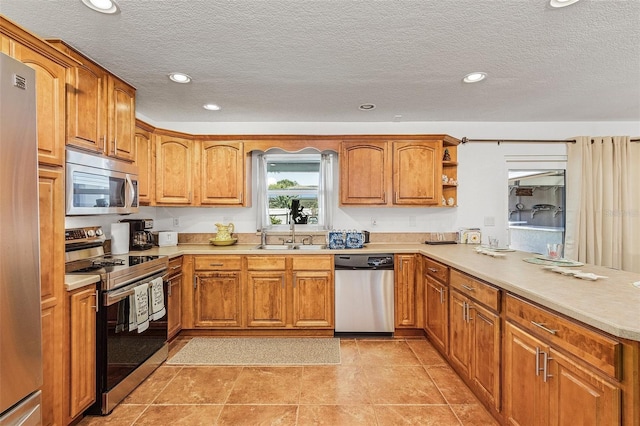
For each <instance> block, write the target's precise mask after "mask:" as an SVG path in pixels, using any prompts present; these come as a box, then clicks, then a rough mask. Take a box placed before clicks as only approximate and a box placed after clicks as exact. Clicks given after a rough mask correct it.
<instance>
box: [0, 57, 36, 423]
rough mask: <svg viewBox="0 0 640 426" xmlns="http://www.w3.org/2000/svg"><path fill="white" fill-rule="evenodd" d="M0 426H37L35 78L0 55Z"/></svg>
mask: <svg viewBox="0 0 640 426" xmlns="http://www.w3.org/2000/svg"><path fill="white" fill-rule="evenodd" d="M0 182H1V184H2V188H1V189H0V425H1V426H8V425H11V426H13V425H25V426H27V425H39V424H41V423H42V415H41V409H40V400H41V396H40V391H39V388H40V386H41V385H42V337H41V328H42V326H41V317H40V227H39V222H38V148H37V133H36V88H35V72H34V70H32V69H31V68H29V67H28V66H26V65H24V64H22V63H21V62H19V61H16V60H15V59H12V58H10V57H9V56H7V55H4V54H2V53H0Z"/></svg>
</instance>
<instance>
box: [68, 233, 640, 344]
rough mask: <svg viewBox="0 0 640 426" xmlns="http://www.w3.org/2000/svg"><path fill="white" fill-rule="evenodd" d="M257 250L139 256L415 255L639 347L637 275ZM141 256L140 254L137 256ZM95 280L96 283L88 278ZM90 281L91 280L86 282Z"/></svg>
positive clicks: (374, 248)
mask: <svg viewBox="0 0 640 426" xmlns="http://www.w3.org/2000/svg"><path fill="white" fill-rule="evenodd" d="M256 247H257V244H236V245H233V246H213V245H209V244H184V245H183V244H181V245H178V246H175V247H155V248H153V249H150V250H146V251H144V252H143V253H144V254H149V255H155V254H158V255H166V256H169V257H170V258H171V257H176V256H181V255H184V254H194V255H202V254H208V255H213V254H220V255H224V254H227V255H228V254H236V255H247V254H253V255H255V254H260V255H265V256H267V255H275V256H277V255H280V256H283V255H310V254H330V255H334V254H347V253H396V254H397V253H419V254H423V255H426V256H429V257H431V258H432V259H434V260H437V261H440V262H442V263H445V264H447V265H449V266H451V267H453V268H455V269H457V270H459V271H462V272H466V273H468V274H469V275H473V276H475V277H477V278H479V279H481V280H484V281H486V282H489V283H491V284H493V285H495V286H497V287H499V288H502V289H504V290H506V291H508V292H511V293H513V294H515V295H519V296H521V297H523V298H525V299H528V300H531V301H532V302H536V303H539V304H540V305H542V306H546V307H547V308H549V309H552V310H554V311H557V312H559V313H562V314H565V315H567V316H568V317H571V318H574V319H576V320H578V321H581V322H583V323H585V324H588V325H591V326H593V327H595V328H597V329H599V330H602V331H605V332H607V333H610V334H612V335H614V336H618V337H622V338H626V339H630V340H637V341H640V288H638V287H635V286H634V285H633V283H634V282H638V281H640V274H636V273H631V272H624V271H618V270H614V269H609V268H605V267H601V266H594V265H585V266H581V267H574V269H579V270H581V271H582V272H593V273H595V274H597V275H602V276H606V277H607V278H603V279H598V280H597V281H587V280H582V279H579V278H574V277H572V276H565V275H561V274H558V273H555V272H551V271H548V270H544V269H543V268H542V265H535V264H530V263H527V262H524V261H523V260H522V259H524V258H528V257H533V256H534V255H533V254H531V253H525V252H505V253H504V254H505V256H504V257H490V256H485V255H482V254H478V253H476V251H475V248H476V247H477V246H475V245H466V244H454V245H426V244H406V243H402V244H382V243H372V244H367V246H366V247H365V248H362V249H352V250H329V249H321V250H282V251H279V250H258V249H256ZM141 253H142V252H141ZM90 277H95V278H90ZM91 279H95V280H94V281H91ZM98 280H99V277H98V276H97V275H87V276H82V277H81V278H80V277H77V276H70V275H67V276H66V278H65V281H66V282H65V284H66V286H67V290H72V289H75V288H80V287H82V286H83V285H88V284H91V283H93V282H97V281H98ZM80 281H82V283H81V282H80Z"/></svg>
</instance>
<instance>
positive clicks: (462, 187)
mask: <svg viewBox="0 0 640 426" xmlns="http://www.w3.org/2000/svg"><path fill="white" fill-rule="evenodd" d="M139 118H140V119H142V120H144V121H146V122H148V123H149V124H152V125H154V126H156V127H159V128H164V129H171V130H177V131H182V132H186V133H192V134H420V133H425V134H426V133H432V134H449V135H451V136H453V137H456V138H462V137H464V136H466V137H468V138H469V139H494V138H499V139H571V138H573V137H575V136H582V135H584V136H602V135H611V136H613V135H630V136H632V137H639V136H640V122H619V123H615V122H593V123H590V122H571V123H567V122H564V123H457V122H440V123H435V122H410V123H402V122H401V123H393V122H390V123H267V122H265V123H173V122H172V123H166V122H161V123H157V122H153V121H152V120H149V119H147V118H146V117H143V116H140V115H139ZM565 153H566V147H565V145H564V144H562V143H557V144H550V143H546V144H544V143H537V144H536V143H533V144H522V143H518V144H516V143H502V144H500V145H498V144H496V143H468V144H465V145H460V146H459V147H458V163H459V166H458V181H459V187H458V207H457V208H437V207H436V208H423V207H418V208H367V207H348V208H347V207H342V208H340V207H338V206H336V210H335V214H334V227H335V228H338V229H350V228H355V229H367V230H369V231H371V232H431V231H455V230H457V229H458V228H459V227H480V228H481V229H482V231H483V235H487V234H488V233H491V234H492V235H497V236H498V238H500V240H501V241H505V242H506V241H507V219H508V218H507V211H508V210H507V209H508V208H507V175H506V170H507V166H506V159H505V156H518V158H521V157H522V156H524V157H526V156H539V157H545V156H556V157H557V156H563V155H565ZM253 175H254V176H255V175H256V173H254V174H253ZM336 185H337V179H336ZM130 217H131V218H135V217H145V218H146V217H148V218H152V219H155V227H154V228H155V229H158V230H175V231H178V232H188V233H200V232H202V233H213V232H216V227H215V223H217V222H221V223H228V222H233V223H234V224H235V226H236V232H253V231H255V229H256V225H255V217H256V210H255V202H254V203H253V207H251V208H213V207H143V208H141V211H140V213H139V214H137V215H132V216H130ZM121 218H122V217H120V216H115V215H109V216H90V217H68V218H67V220H66V224H65V226H66V227H67V228H71V227H76V226H84V225H102V226H104V227H105V230H106V231H108V230H109V227H108V225H109V224H110V223H112V222H117V221H118V220H120V219H121ZM173 218H178V219H179V221H180V226H179V227H174V226H173ZM371 218H375V219H376V223H377V224H376V225H375V226H372V225H371ZM485 218H487V219H488V220H491V219H493V221H494V223H495V225H494V226H485V225H484V223H485Z"/></svg>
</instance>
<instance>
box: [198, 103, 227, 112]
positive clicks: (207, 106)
mask: <svg viewBox="0 0 640 426" xmlns="http://www.w3.org/2000/svg"><path fill="white" fill-rule="evenodd" d="M202 108H204V109H208V110H209V111H219V110H220V109H222V108H220V105H216V104H204V105H203V106H202Z"/></svg>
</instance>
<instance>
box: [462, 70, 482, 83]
mask: <svg viewBox="0 0 640 426" xmlns="http://www.w3.org/2000/svg"><path fill="white" fill-rule="evenodd" d="M486 77H487V73H484V72H472V73H469V74H467V75H465V76H464V78H463V79H462V81H464V82H465V83H477V82H479V81H482V80H484V79H485V78H486Z"/></svg>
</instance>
